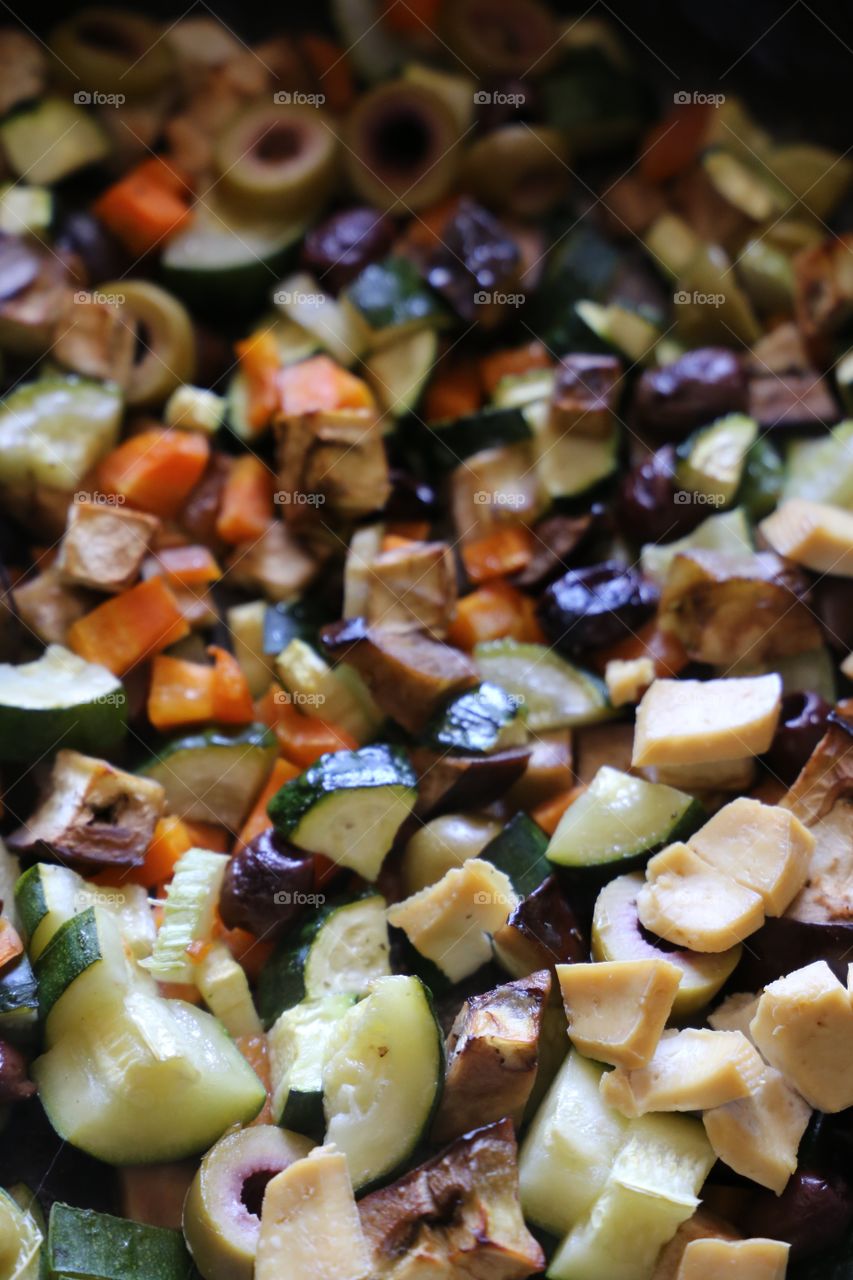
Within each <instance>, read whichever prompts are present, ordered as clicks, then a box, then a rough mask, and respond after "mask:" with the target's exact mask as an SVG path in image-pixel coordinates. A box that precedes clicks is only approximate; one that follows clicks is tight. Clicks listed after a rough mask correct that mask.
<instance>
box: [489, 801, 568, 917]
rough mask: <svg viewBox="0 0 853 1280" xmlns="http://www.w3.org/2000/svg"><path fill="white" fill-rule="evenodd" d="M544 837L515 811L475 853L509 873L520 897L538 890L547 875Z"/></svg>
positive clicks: (523, 814)
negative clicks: (501, 829) (502, 826)
mask: <svg viewBox="0 0 853 1280" xmlns="http://www.w3.org/2000/svg"><path fill="white" fill-rule="evenodd" d="M547 849H548V837H547V836H546V834H545V832H544V831H543V830H542V828H541V827H540V826H539V825H538V823H536V822H534V821H533V819H532V818H531V817H528V815H527V814H526V813H516V814H515V815H514V816H513V817H512V818H510V820H509V822H508V823H507V824H506V826H505V827H504V829H503V831H499V832H498V834H497V835H496V836H495V837H494V839H492V840H490V841H489V843H488V844H487V845H484V847H483V848H482V849H481V850H480V852H479V854H478V855H477V856H478V857H480V858H483V859H485V861H486V862H491V864H492V866H493V867H497V869H498V871H503V873H504V875H507V876H509V878H510V880H511V881H512V887H513V888H514V889H515V891H516V893H517V894H518V895H519V897H521V898H526V897H527V895H528V894H530V893H533V891H534V889H538V888H539V886H540V884H541V883H542V881H543V880H544V879H545V877H546V876H547V875H548V873H549V871H550V867H549V866H548V861H547V858H546V851H547Z"/></svg>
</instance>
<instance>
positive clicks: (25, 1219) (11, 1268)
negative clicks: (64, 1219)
mask: <svg viewBox="0 0 853 1280" xmlns="http://www.w3.org/2000/svg"><path fill="white" fill-rule="evenodd" d="M43 1242H44V1234H43V1232H42V1229H41V1226H40V1224H39V1222H38V1221H37V1219H36V1213H35V1212H33V1210H32V1209H29V1208H27V1207H25V1206H24V1205H22V1204H19V1203H18V1201H17V1200H16V1198H15V1195H13V1194H12V1192H11V1191H6V1190H4V1189H3V1188H0V1274H2V1275H3V1276H4V1278H5V1277H8V1280H40V1277H41V1275H42V1267H41V1252H42V1244H43Z"/></svg>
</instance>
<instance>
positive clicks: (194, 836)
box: [183, 818, 231, 853]
mask: <svg viewBox="0 0 853 1280" xmlns="http://www.w3.org/2000/svg"><path fill="white" fill-rule="evenodd" d="M183 823H184V826H185V827H186V829H187V831H188V832H189V835H190V839H191V840H192V842H193V844H194V845H197V846H198V848H199V849H210V850H212V852H213V853H227V852H228V850H229V847H230V845H231V833H230V832H229V831H226V829H225V827H219V826H217V825H216V823H215V822H193V821H190V819H189V818H184V819H183Z"/></svg>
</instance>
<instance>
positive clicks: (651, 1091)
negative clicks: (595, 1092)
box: [601, 1027, 765, 1117]
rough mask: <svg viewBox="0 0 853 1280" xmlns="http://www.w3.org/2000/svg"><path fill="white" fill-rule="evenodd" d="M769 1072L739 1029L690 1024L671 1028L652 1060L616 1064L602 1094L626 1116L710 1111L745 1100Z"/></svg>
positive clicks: (604, 1083)
mask: <svg viewBox="0 0 853 1280" xmlns="http://www.w3.org/2000/svg"><path fill="white" fill-rule="evenodd" d="M764 1070H765V1066H764V1063H763V1062H762V1061H761V1057H760V1055H759V1054H758V1052H757V1051H756V1050H755V1049H754V1048H753V1046H752V1045H751V1044H750V1043H749V1041H748V1040H747V1038H746V1036H742V1035H741V1034H740V1032H739V1031H709V1030H707V1029H706V1028H695V1027H687V1028H686V1029H685V1030H684V1031H666V1032H664V1034H663V1035H662V1036H661V1038H660V1041H659V1043H658V1047H657V1049H656V1050H655V1052H654V1056H653V1057H652V1059H651V1061H650V1062H649V1063H647V1065H646V1066H644V1067H636V1068H634V1069H632V1070H629V1069H627V1068H625V1067H617V1068H616V1069H615V1070H614V1071H611V1072H610V1073H609V1074H608V1075H606V1076H603V1077H602V1080H601V1096H602V1097H603V1098H604V1100H605V1102H607V1103H608V1104H609V1105H610V1106H611V1107H615V1108H616V1110H617V1111H621V1112H622V1114H623V1115H625V1116H629V1117H632V1116H642V1115H645V1114H646V1112H647V1111H705V1110H708V1109H709V1108H711V1107H722V1106H725V1104H726V1103H727V1102H734V1101H735V1099H736V1098H745V1097H746V1096H747V1095H748V1094H749V1093H750V1092H751V1091H752V1089H753V1088H754V1087H755V1085H756V1083H757V1082H758V1081H759V1080H760V1079H761V1075H762V1073H763V1071H764Z"/></svg>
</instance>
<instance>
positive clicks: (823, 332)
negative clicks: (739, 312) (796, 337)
mask: <svg viewBox="0 0 853 1280" xmlns="http://www.w3.org/2000/svg"><path fill="white" fill-rule="evenodd" d="M851 249H853V235H851V234H849V233H848V234H847V235H842V236H833V237H832V238H831V239H826V240H823V241H822V242H821V243H820V244H817V245H815V246H814V247H813V248H811V249H804V250H803V252H802V253H800V254H798V255H797V257H796V259H795V260H794V278H795V281H796V316H797V324H798V325H799V327H800V332H801V333H802V335H803V338H804V340H805V343H806V346H807V347H808V349H809V351H810V352H811V354H812V355H813V356H814V358H815V360H817V362H818V363H819V364H821V365H823V364H824V363H826V362H827V361H828V357H829V354H830V350H831V346H832V339H833V337H834V335H835V334H836V333H837V332H838V330H839V329H840V328H841V327H842V325H844V324H845V323H846V321H847V320H848V319H849V317H850V314H851V311H853V257H851Z"/></svg>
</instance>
